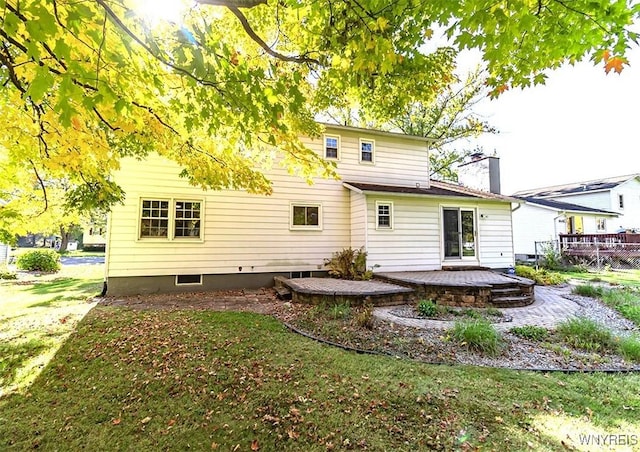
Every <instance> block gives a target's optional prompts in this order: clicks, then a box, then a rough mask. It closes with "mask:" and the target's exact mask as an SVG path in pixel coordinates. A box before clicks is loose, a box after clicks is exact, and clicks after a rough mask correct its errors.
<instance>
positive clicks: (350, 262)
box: [324, 248, 373, 280]
mask: <svg viewBox="0 0 640 452" xmlns="http://www.w3.org/2000/svg"><path fill="white" fill-rule="evenodd" d="M324 265H325V267H328V268H329V275H331V276H333V277H336V278H340V279H351V280H369V279H371V277H372V276H373V271H371V270H367V252H366V251H364V248H360V249H358V250H354V249H352V248H345V249H343V250H342V251H338V252H336V253H333V256H332V257H331V259H325V262H324Z"/></svg>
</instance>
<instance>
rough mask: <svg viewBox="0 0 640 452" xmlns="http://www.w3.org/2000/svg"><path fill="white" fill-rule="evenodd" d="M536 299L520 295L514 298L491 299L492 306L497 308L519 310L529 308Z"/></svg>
mask: <svg viewBox="0 0 640 452" xmlns="http://www.w3.org/2000/svg"><path fill="white" fill-rule="evenodd" d="M533 301H534V299H533V297H532V296H530V295H519V296H513V297H493V298H491V301H490V303H491V306H494V307H496V308H519V307H522V306H529V305H530V304H531V303H533Z"/></svg>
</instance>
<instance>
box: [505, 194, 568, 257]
mask: <svg viewBox="0 0 640 452" xmlns="http://www.w3.org/2000/svg"><path fill="white" fill-rule="evenodd" d="M557 217H558V212H557V211H556V210H552V209H547V208H544V207H538V206H536V205H532V204H524V203H523V204H521V205H520V207H519V208H518V209H516V210H515V211H514V212H513V248H514V251H515V254H516V255H520V254H531V255H534V254H536V247H535V242H546V241H549V240H557V239H558V234H559V233H564V232H566V225H565V223H564V222H562V223H561V222H560V218H557ZM562 218H564V217H562Z"/></svg>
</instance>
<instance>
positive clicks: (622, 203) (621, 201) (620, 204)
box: [618, 195, 624, 209]
mask: <svg viewBox="0 0 640 452" xmlns="http://www.w3.org/2000/svg"><path fill="white" fill-rule="evenodd" d="M618 207H620V208H621V209H624V196H623V195H618Z"/></svg>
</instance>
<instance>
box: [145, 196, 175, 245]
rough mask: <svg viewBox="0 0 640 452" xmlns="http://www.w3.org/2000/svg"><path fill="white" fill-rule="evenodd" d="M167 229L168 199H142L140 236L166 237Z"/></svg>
mask: <svg viewBox="0 0 640 452" xmlns="http://www.w3.org/2000/svg"><path fill="white" fill-rule="evenodd" d="M168 231H169V201H163V200H151V199H145V200H143V201H142V215H141V217H140V237H167V236H168Z"/></svg>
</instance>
